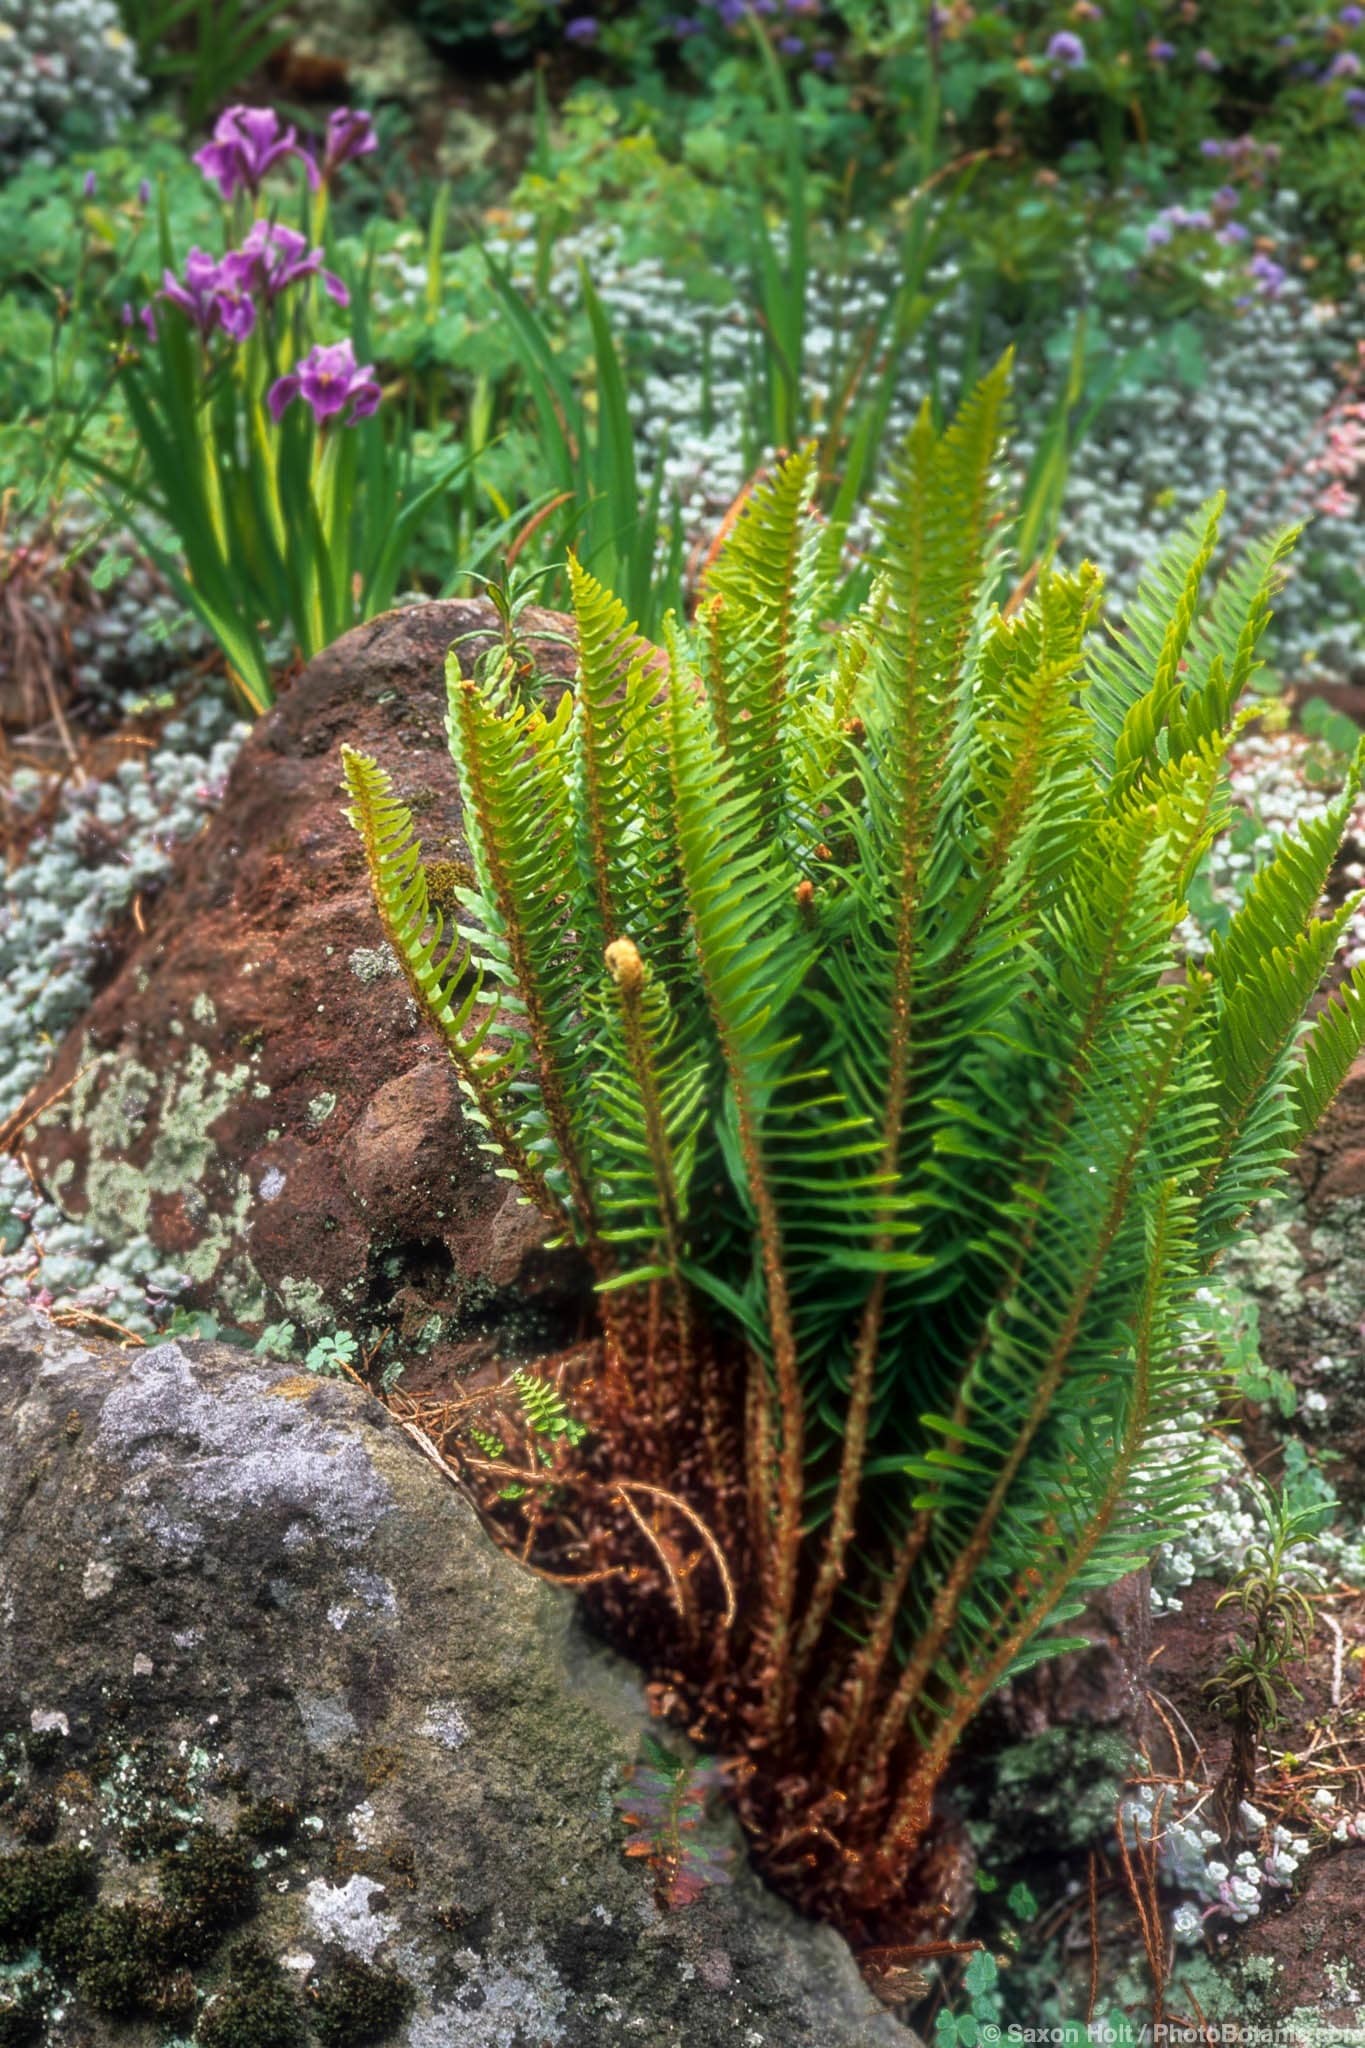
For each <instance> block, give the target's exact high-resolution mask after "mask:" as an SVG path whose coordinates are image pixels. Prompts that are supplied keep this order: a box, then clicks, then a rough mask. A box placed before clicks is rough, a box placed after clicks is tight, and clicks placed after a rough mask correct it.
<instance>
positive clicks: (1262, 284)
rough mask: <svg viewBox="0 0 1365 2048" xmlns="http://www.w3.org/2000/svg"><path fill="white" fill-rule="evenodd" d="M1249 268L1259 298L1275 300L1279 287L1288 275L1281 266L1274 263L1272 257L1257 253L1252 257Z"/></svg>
mask: <svg viewBox="0 0 1365 2048" xmlns="http://www.w3.org/2000/svg"><path fill="white" fill-rule="evenodd" d="M1250 268H1251V274H1252V276H1253V277H1254V278H1255V280H1256V283H1257V286H1258V287H1259V289H1260V293H1261V297H1262V298H1264V299H1273V298H1277V297H1278V296H1279V290H1280V286H1281V285H1282V284H1283V283H1284V281H1285V278H1286V277H1287V276H1288V274H1289V273H1288V272H1287V271H1286V270H1285V268H1284V266H1283V264H1281V263H1276V262H1275V260H1274V258H1273V257H1270V256H1267V255H1265V254H1264V253H1258V254H1257V255H1255V256H1253V257H1252V259H1251V265H1250Z"/></svg>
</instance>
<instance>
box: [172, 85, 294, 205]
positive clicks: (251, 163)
mask: <svg viewBox="0 0 1365 2048" xmlns="http://www.w3.org/2000/svg"><path fill="white" fill-rule="evenodd" d="M302 155H303V152H302V150H300V148H299V145H298V141H297V138H296V136H295V133H294V130H293V129H292V128H285V129H281V127H280V117H279V115H278V114H277V113H276V112H275V110H274V108H273V107H229V108H228V110H227V112H226V113H225V114H220V115H219V116H218V120H217V122H216V124H215V126H214V130H213V140H212V142H206V143H205V144H204V147H203V148H202V149H198V150H196V151H195V153H194V161H195V162H196V163H197V164H198V166H199V168H200V170H201V171H202V172H203V173H204V176H205V177H206V178H212V179H213V181H214V183H215V184H216V185H217V187H218V190H219V191H220V192H221V193H222V195H223V197H224V199H231V197H232V195H233V193H234V192H236V191H237V190H238V189H239V188H240V187H242V186H245V188H246V190H247V191H248V192H253V193H254V192H257V191H259V190H260V186H261V181H262V179H263V178H264V177H265V175H266V172H267V171H269V170H270V169H271V168H272V166H273V165H275V164H277V163H278V162H279V161H280V159H281V157H286V156H302ZM305 161H306V159H305Z"/></svg>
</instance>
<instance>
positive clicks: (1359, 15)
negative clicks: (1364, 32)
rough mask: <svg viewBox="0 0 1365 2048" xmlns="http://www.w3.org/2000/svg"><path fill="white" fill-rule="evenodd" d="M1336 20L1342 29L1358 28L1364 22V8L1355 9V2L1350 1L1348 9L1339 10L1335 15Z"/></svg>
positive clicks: (1353, 0)
mask: <svg viewBox="0 0 1365 2048" xmlns="http://www.w3.org/2000/svg"><path fill="white" fill-rule="evenodd" d="M1337 20H1338V21H1339V22H1340V23H1341V25H1342V27H1343V28H1359V27H1360V24H1361V22H1362V21H1365V7H1357V6H1356V5H1355V0H1351V5H1350V6H1349V7H1343V8H1342V9H1341V11H1340V13H1339V14H1338V15H1337Z"/></svg>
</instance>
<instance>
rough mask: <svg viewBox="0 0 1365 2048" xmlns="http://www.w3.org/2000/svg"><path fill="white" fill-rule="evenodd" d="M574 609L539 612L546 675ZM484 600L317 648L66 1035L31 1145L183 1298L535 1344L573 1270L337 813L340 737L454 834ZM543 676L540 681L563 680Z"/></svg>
mask: <svg viewBox="0 0 1365 2048" xmlns="http://www.w3.org/2000/svg"><path fill="white" fill-rule="evenodd" d="M570 623H571V622H570V621H568V620H567V619H564V618H563V617H561V616H560V615H558V614H554V613H537V612H531V613H529V614H525V613H524V614H523V615H522V618H521V621H520V626H519V631H520V633H521V635H522V636H523V638H524V639H529V641H530V642H531V645H532V647H533V650H534V652H535V654H536V657H537V665H538V667H539V669H540V670H541V671H542V673H543V674H544V676H546V677H547V678H550V679H554V678H566V677H567V676H569V675H571V674H572V669H573V660H574V656H573V650H572V646H571V643H570V641H569V637H568V634H569V629H570ZM495 628H496V621H495V618H494V614H493V612H492V608H491V606H489V605H488V604H487V603H485V602H483V601H481V600H480V601H470V602H466V601H452V602H443V603H433V604H426V605H416V606H411V607H408V608H405V609H402V610H399V611H395V612H390V613H387V614H385V616H383V617H382V618H378V619H374V620H372V621H370V623H369V624H367V625H364V626H360V627H357V628H356V630H355V631H353V632H351V633H348V634H346V635H345V637H344V638H343V639H341V640H339V641H338V642H337V643H336V645H335V646H333V647H331V648H329V649H328V650H327V651H326V652H325V653H324V654H321V655H319V656H318V658H317V659H316V660H315V661H313V662H312V663H311V664H310V665H309V667H308V669H307V670H306V671H305V673H304V674H303V676H302V677H301V678H300V680H299V681H298V682H297V683H296V684H295V685H294V686H293V688H292V689H290V690H289V691H288V692H287V694H286V695H285V696H284V697H283V698H282V699H281V701H280V702H279V703H278V704H277V705H276V706H275V707H274V709H273V710H272V711H271V712H270V713H269V714H268V715H267V716H266V717H264V718H263V719H262V720H261V721H260V723H259V725H258V726H257V727H256V729H255V731H254V732H253V733H252V735H251V737H250V739H249V740H248V741H247V744H246V745H245V747H244V748H243V749H242V752H241V754H240V756H239V757H238V760H237V763H236V766H235V768H234V770H233V773H232V776H231V779H230V781H229V784H228V788H227V791H226V794H225V796H224V800H223V804H222V807H221V809H220V810H219V812H218V814H217V816H216V817H215V818H214V820H213V821H212V823H211V824H210V825H209V826H208V828H207V829H206V830H205V831H204V832H203V833H202V834H201V835H200V837H199V838H198V839H196V840H195V841H194V842H193V844H192V845H191V846H190V847H189V848H188V849H187V850H186V852H185V854H184V855H183V857H182V863H181V867H180V869H179V872H178V874H177V876H176V878H175V880H174V881H173V883H172V885H171V886H170V887H169V888H168V889H167V890H166V891H165V892H164V894H163V895H162V896H161V898H160V900H159V901H158V903H157V904H156V906H155V908H154V911H153V912H152V914H151V916H150V918H149V921H148V927H147V931H146V933H145V936H143V937H141V938H139V939H138V940H137V942H136V943H135V944H134V946H133V947H132V949H131V951H130V952H129V953H128V955H127V957H126V959H125V960H124V962H123V965H122V967H121V969H120V971H119V972H118V974H117V975H116V977H115V978H114V980H113V981H112V982H111V983H110V984H109V985H108V986H107V987H106V988H105V989H104V991H103V992H102V994H101V995H100V996H99V997H98V999H97V1000H96V1002H95V1003H94V1005H93V1007H92V1008H91V1010H90V1012H89V1013H88V1015H87V1016H86V1018H85V1020H84V1022H83V1023H82V1024H81V1025H80V1026H78V1027H77V1028H76V1029H75V1030H74V1031H73V1032H72V1033H71V1035H70V1036H69V1037H68V1039H67V1040H66V1042H65V1043H64V1045H63V1046H62V1047H61V1049H60V1052H59V1055H58V1058H57V1061H56V1064H55V1066H54V1068H53V1070H52V1072H51V1073H50V1075H49V1077H48V1079H47V1080H46V1081H45V1082H44V1084H43V1086H42V1088H41V1090H40V1091H39V1095H40V1097H41V1099H43V1100H47V1099H48V1098H50V1097H51V1096H52V1095H53V1094H54V1093H56V1092H57V1091H61V1090H65V1091H66V1092H65V1093H63V1094H61V1095H60V1099H59V1100H57V1101H56V1102H55V1103H54V1104H53V1106H52V1107H50V1108H49V1109H47V1110H46V1111H45V1112H44V1113H43V1114H42V1116H41V1117H40V1118H39V1119H38V1121H37V1122H36V1124H35V1125H34V1127H33V1129H32V1135H31V1138H30V1141H29V1145H28V1152H29V1157H30V1160H31V1162H32V1164H33V1166H34V1168H35V1169H36V1171H37V1172H38V1173H39V1174H40V1176H41V1178H42V1179H43V1181H44V1182H45V1183H46V1185H47V1187H48V1189H49V1190H50V1191H51V1192H52V1193H53V1195H54V1196H55V1197H56V1199H58V1200H59V1201H60V1202H61V1204H62V1205H63V1207H64V1208H65V1209H67V1211H68V1212H69V1213H72V1214H76V1215H83V1216H87V1217H89V1218H90V1220H91V1221H92V1222H93V1223H94V1224H95V1226H96V1227H97V1228H98V1229H100V1230H101V1233H102V1234H103V1235H106V1236H107V1237H108V1238H109V1239H111V1240H112V1241H115V1242H116V1241H118V1239H119V1238H120V1237H127V1236H128V1235H129V1234H130V1233H132V1232H134V1231H145V1232H146V1233H147V1235H148V1236H150V1238H151V1239H152V1241H153V1242H154V1243H155V1244H156V1245H157V1247H158V1248H159V1249H160V1250H162V1251H163V1252H164V1253H166V1254H167V1255H168V1257H169V1258H170V1259H171V1260H172V1262H174V1263H175V1264H177V1265H178V1266H179V1267H180V1268H181V1269H182V1270H183V1271H184V1272H185V1273H186V1274H188V1276H189V1278H190V1282H191V1288H190V1292H189V1295H188V1296H187V1299H188V1300H189V1301H190V1302H192V1303H193V1304H195V1305H197V1306H201V1307H204V1308H208V1309H211V1310H212V1311H213V1312H214V1313H215V1314H217V1315H218V1316H219V1317H220V1318H222V1319H224V1320H226V1321H229V1322H232V1323H235V1324H245V1325H248V1326H250V1325H254V1324H259V1323H263V1322H265V1321H276V1320H280V1319H284V1318H287V1319H289V1320H292V1321H294V1322H295V1323H296V1324H297V1325H298V1326H299V1327H300V1328H303V1329H307V1330H312V1331H316V1330H324V1329H329V1328H332V1327H334V1326H336V1325H341V1326H346V1327H351V1328H354V1329H356V1330H357V1331H358V1332H360V1331H365V1332H370V1331H376V1332H377V1331H378V1330H379V1329H381V1328H385V1327H391V1328H392V1329H393V1330H394V1332H395V1334H396V1335H397V1336H398V1337H399V1338H400V1340H401V1341H402V1343H403V1345H404V1350H405V1355H408V1356H411V1355H412V1353H413V1352H414V1351H415V1352H416V1353H417V1354H418V1355H419V1356H420V1357H421V1358H422V1359H424V1360H427V1361H429V1363H430V1365H431V1366H432V1367H433V1368H435V1369H436V1370H442V1369H443V1368H445V1367H448V1366H449V1365H451V1364H454V1363H456V1362H460V1363H465V1364H468V1363H470V1362H471V1361H472V1360H473V1359H474V1358H476V1357H478V1356H479V1355H480V1354H481V1352H482V1351H484V1350H486V1349H488V1348H490V1347H491V1345H492V1342H493V1339H492V1336H491V1334H490V1332H491V1330H492V1328H493V1326H496V1328H497V1343H498V1346H499V1347H500V1348H501V1349H503V1350H507V1349H513V1350H517V1349H527V1350H532V1349H538V1348H543V1346H544V1343H545V1341H546V1340H547V1339H549V1338H553V1337H556V1336H558V1335H560V1334H561V1333H562V1332H563V1331H564V1330H565V1327H566V1324H573V1323H574V1322H575V1320H576V1318H577V1315H578V1312H579V1303H580V1298H581V1297H580V1291H579V1276H578V1274H577V1272H576V1270H575V1269H574V1268H573V1267H572V1265H571V1264H570V1263H569V1262H566V1261H565V1260H563V1259H552V1258H551V1256H550V1255H549V1254H547V1253H545V1252H544V1251H543V1250H542V1249H541V1242H540V1240H541V1236H542V1229H541V1226H540V1225H539V1223H538V1222H537V1220H536V1219H535V1218H534V1217H533V1216H532V1215H531V1214H530V1213H529V1212H528V1211H527V1210H526V1209H524V1208H521V1207H519V1206H518V1205H517V1203H516V1201H515V1199H514V1197H513V1196H512V1195H511V1194H510V1193H509V1191H508V1187H507V1183H506V1182H504V1181H500V1180H497V1179H495V1178H494V1177H493V1174H492V1172H491V1171H490V1170H489V1165H488V1162H487V1161H486V1160H485V1158H484V1155H483V1154H482V1153H481V1152H480V1150H479V1148H478V1145H477V1143H476V1134H475V1133H474V1131H473V1130H472V1129H471V1128H470V1127H469V1126H468V1125H467V1124H466V1122H465V1120H464V1118H463V1116H462V1113H461V1108H460V1102H459V1097H458V1093H457V1089H456V1086H455V1080H454V1074H453V1071H452V1069H451V1067H450V1065H449V1062H448V1060H447V1058H446V1056H445V1054H444V1053H443V1051H442V1049H441V1047H440V1046H439V1044H438V1043H437V1041H436V1039H435V1037H434V1036H433V1034H432V1033H431V1032H430V1031H429V1030H428V1029H427V1027H426V1026H425V1025H424V1024H422V1023H421V1022H420V1021H419V1019H418V1013H417V1008H416V1005H415V1004H414V1003H413V1001H412V998H411V996H410V994H409V991H408V987H407V983H406V981H405V980H404V979H403V977H402V975H401V974H400V973H399V971H398V968H397V963H396V961H395V960H394V958H393V955H392V953H391V952H390V950H389V948H388V946H387V944H386V942H385V940H384V937H383V934H382V932H381V930H380V928H379V924H378V921H377V919H376V916H375V912H374V908H373V904H372V901H371V897H370V891H369V885H368V881H367V878H366V874H365V867H364V862H363V859H362V856H361V850H360V844H359V841H358V840H357V838H356V836H355V833H354V832H353V831H352V829H351V827H350V825H349V824H348V823H347V822H346V821H345V818H344V816H343V805H344V796H343V791H342V782H341V765H340V749H341V746H342V743H343V742H347V743H349V744H350V745H352V746H355V747H358V748H360V749H361V750H362V751H364V752H365V753H368V754H372V755H374V756H375V757H376V758H377V759H378V760H379V761H380V762H381V763H382V765H383V766H384V767H385V768H386V769H388V770H389V771H390V773H391V774H392V775H393V777H394V779H395V782H396V783H397V785H398V787H399V789H400V790H401V791H402V793H403V795H404V796H405V798H406V799H407V801H408V802H409V803H410V804H411V806H412V808H413V812H414V816H415V819H416V822H417V827H418V830H419V832H420V834H421V835H422V839H423V844H424V848H425V850H426V852H427V854H428V856H429V857H440V858H445V857H448V856H460V855H463V854H464V853H465V851H466V849H465V847H464V843H463V840H462V837H461V834H460V809H459V802H458V798H457V796H456V791H455V779H454V771H453V768H452V766H451V761H450V756H449V753H448V751H447V747H446V739H445V731H444V720H445V677H444V671H445V657H446V652H447V650H448V649H449V648H451V647H452V646H453V647H454V648H455V650H456V652H457V655H458V658H459V660H460V663H461V666H462V668H463V669H464V670H465V672H466V673H468V672H469V670H470V668H471V667H472V664H473V662H474V660H475V659H476V658H477V656H478V655H479V654H480V653H482V652H483V651H485V650H486V649H487V648H488V647H489V646H490V645H491V644H492V641H493V638H494V633H495ZM553 686H554V684H553V680H552V681H551V683H550V687H553Z"/></svg>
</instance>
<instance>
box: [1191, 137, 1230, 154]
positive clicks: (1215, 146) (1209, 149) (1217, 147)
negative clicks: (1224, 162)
mask: <svg viewBox="0 0 1365 2048" xmlns="http://www.w3.org/2000/svg"><path fill="white" fill-rule="evenodd" d="M1199 154H1200V156H1207V157H1220V156H1230V155H1231V154H1232V146H1231V144H1230V143H1223V142H1219V141H1218V140H1217V138H1216V137H1215V136H1212V135H1210V136H1206V137H1205V139H1204V141H1203V142H1201V143H1200V145H1199Z"/></svg>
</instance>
